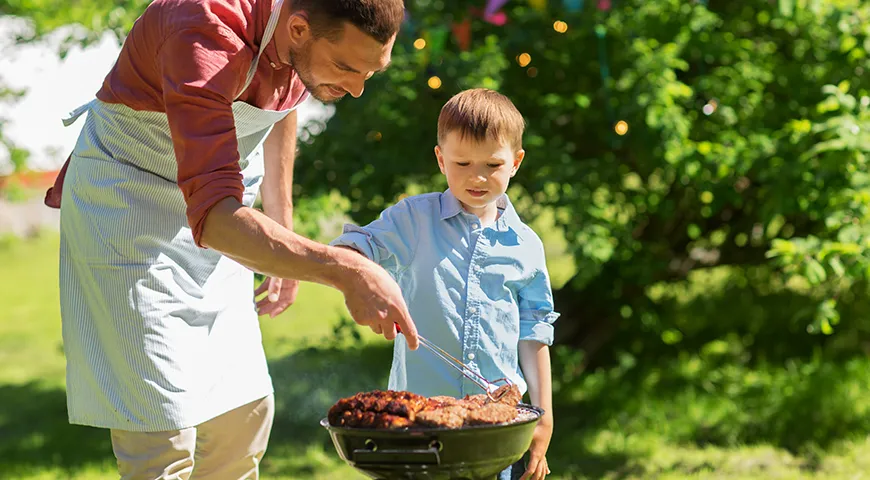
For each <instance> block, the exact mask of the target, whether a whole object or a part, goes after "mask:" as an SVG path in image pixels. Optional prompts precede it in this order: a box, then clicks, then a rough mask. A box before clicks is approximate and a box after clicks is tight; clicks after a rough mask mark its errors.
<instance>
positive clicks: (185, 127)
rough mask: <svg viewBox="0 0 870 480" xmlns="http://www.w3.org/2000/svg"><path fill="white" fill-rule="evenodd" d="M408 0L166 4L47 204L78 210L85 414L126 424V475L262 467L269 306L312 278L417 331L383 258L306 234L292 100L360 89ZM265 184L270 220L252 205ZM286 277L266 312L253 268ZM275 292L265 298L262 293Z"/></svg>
mask: <svg viewBox="0 0 870 480" xmlns="http://www.w3.org/2000/svg"><path fill="white" fill-rule="evenodd" d="M403 14H404V10H403V5H402V1H401V0H274V3H273V1H272V0H232V1H226V0H156V1H155V2H153V3H152V4H150V6H149V7H148V8H147V9H146V10H145V12H144V13H143V14H142V16H141V17H140V18H139V19H138V20H137V22H136V23H135V25H134V26H133V28H132V30H131V31H130V33H129V36H128V37H127V40H126V41H125V44H124V47H123V49H122V51H121V53H120V55H119V58H118V61H117V62H116V64H115V66H114V67H113V68H112V70H111V71H110V72H109V74H108V76H107V77H106V79H105V82H104V83H103V86H102V88H101V89H100V90H99V92H98V93H97V95H96V99H95V100H94V101H92V102H90V103H88V104H87V105H84V106H82V107H80V108H79V109H78V110H77V111H76V112H74V113H73V115H72V116H71V118H70V119H68V120H66V121H65V123H67V124H70V123H72V122H74V121H75V120H76V118H78V117H79V116H80V115H81V114H82V113H84V112H88V116H87V120H86V121H85V125H84V127H83V129H82V133H81V135H80V137H79V141H78V143H77V145H76V148H75V150H74V151H73V153H72V155H71V156H70V159H69V160H68V162H67V165H65V166H64V170H63V174H62V175H61V176H60V177H59V179H58V181H57V183H56V184H55V187H54V188H53V189H52V190H50V191H49V192H48V195H47V198H46V203H47V204H49V205H52V206H60V205H62V208H61V260H60V287H61V315H62V320H63V337H64V348H65V353H66V357H67V404H68V409H69V418H70V422H71V423H75V424H82V425H91V426H96V427H102V428H108V429H111V437H112V446H113V450H114V453H115V456H116V457H117V460H118V468H119V471H120V473H121V476H122V478H123V479H154V478H158V479H164V478H166V479H168V478H173V479H174V478H182V479H186V478H189V477H190V475H191V473H192V472H195V475H196V478H201V479H238V478H257V477H258V464H259V462H260V459H261V458H262V457H263V454H264V452H265V450H266V445H267V442H268V437H269V431H270V429H271V425H272V418H273V408H274V401H273V397H272V393H273V390H272V384H271V378H270V377H269V373H268V369H267V365H266V360H265V355H264V353H263V348H262V343H261V337H260V330H259V325H258V320H257V312H258V311H259V313H260V314H269V315H273V316H274V315H275V314H278V313H280V312H281V311H283V310H284V309H285V308H287V306H289V305H290V304H291V303H292V302H293V300H294V298H295V296H296V291H297V282H298V281H299V280H304V281H312V282H318V283H322V284H326V285H329V286H332V287H334V288H337V289H339V290H340V291H342V292H343V293H344V295H345V299H346V303H347V307H348V309H349V311H350V313H351V315H352V316H353V318H354V320H355V321H356V322H357V323H359V324H361V325H367V326H369V327H371V328H372V330H374V331H375V332H377V333H379V334H383V335H384V336H385V337H386V338H388V339H393V338H395V336H396V329H395V327H394V325H395V323H398V324H399V325H400V326H401V328H402V330H403V332H404V334H405V336H406V337H407V338H408V341H409V342H410V343H411V344H412V345H416V342H417V336H416V329H415V327H414V324H413V322H412V321H411V319H410V317H409V315H408V311H407V307H406V305H405V304H404V301H403V300H402V296H401V293H400V291H399V288H398V286H397V285H396V284H395V283H394V282H393V280H392V279H391V278H390V277H389V275H388V274H387V273H386V272H385V271H384V270H383V269H382V268H380V267H379V266H377V265H376V264H374V263H372V262H370V261H368V260H366V259H364V258H362V257H361V256H360V255H356V254H354V253H353V252H349V251H346V250H343V249H339V248H334V247H329V246H325V245H322V244H319V243H316V242H313V241H310V240H308V239H305V238H302V237H300V236H298V235H295V234H294V233H292V231H291V229H292V204H291V193H290V189H291V185H292V177H293V159H294V155H295V149H296V113H295V111H294V109H295V108H296V106H297V105H299V104H300V103H301V102H302V101H303V100H305V98H307V95H308V94H309V93H310V94H311V95H313V96H314V97H315V98H318V99H320V100H322V101H325V102H332V101H336V100H338V99H339V98H341V97H343V96H344V95H346V94H350V95H351V96H353V97H359V96H360V95H361V94H362V92H363V85H364V83H365V81H366V80H367V79H368V78H370V77H371V76H372V75H373V74H374V73H376V72H377V71H380V70H383V69H384V68H386V67H387V65H388V64H389V62H390V51H391V49H392V46H393V43H394V41H395V37H396V33H397V31H398V30H399V26H400V24H401V22H402V19H403ZM261 184H262V198H263V206H264V211H265V214H263V213H260V212H259V211H256V210H254V209H252V208H250V207H251V205H252V204H253V202H254V199H255V198H256V196H257V194H258V192H259V190H260V186H261ZM251 270H253V271H257V272H262V273H264V274H266V275H269V276H270V277H271V278H269V279H268V280H267V282H266V283H265V284H264V287H263V288H264V289H267V290H268V295H267V297H266V298H265V299H264V300H261V301H260V302H258V303H257V304H256V305H255V302H254V297H253V294H252V291H253V274H252V272H251ZM258 293H262V291H261V292H258Z"/></svg>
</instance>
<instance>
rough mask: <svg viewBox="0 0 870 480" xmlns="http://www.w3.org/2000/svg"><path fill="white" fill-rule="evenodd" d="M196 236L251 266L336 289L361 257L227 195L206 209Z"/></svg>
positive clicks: (214, 248) (359, 262) (359, 263)
mask: <svg viewBox="0 0 870 480" xmlns="http://www.w3.org/2000/svg"><path fill="white" fill-rule="evenodd" d="M201 241H202V244H203V245H204V246H206V247H208V248H211V249H213V250H216V251H218V252H221V253H223V254H224V255H226V256H228V257H230V258H232V259H233V260H235V261H237V262H239V263H241V264H242V265H244V266H246V267H248V268H250V269H251V270H253V271H255V272H259V273H262V274H264V275H268V276H271V277H277V278H290V279H297V280H302V281H309V282H316V283H321V284H324V285H329V286H332V287H335V288H338V289H341V286H342V285H343V284H344V282H343V280H347V278H348V277H349V276H351V275H353V273H354V271H355V270H356V269H357V268H359V267H360V266H361V265H362V262H364V261H365V258H364V257H363V256H362V255H359V254H358V253H354V252H351V251H348V250H346V249H342V248H336V247H330V246H327V245H323V244H321V243H318V242H315V241H313V240H309V239H307V238H305V237H302V236H300V235H297V234H295V233H293V232H291V231H290V230H288V229H287V228H285V227H283V226H282V225H280V224H278V222H276V221H275V220H273V219H271V218H269V217H267V216H266V215H264V214H263V213H261V212H259V211H257V210H255V209H253V208H248V207H245V206H244V205H242V204H240V203H239V202H238V201H237V200H236V199H235V198H232V197H227V198H225V199H223V200H222V201H220V202H219V203H217V204H216V205H215V206H214V207H212V209H211V210H210V211H209V213H208V216H207V217H206V219H205V226H204V228H203V234H202V239H201Z"/></svg>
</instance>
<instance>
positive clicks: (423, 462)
mask: <svg viewBox="0 0 870 480" xmlns="http://www.w3.org/2000/svg"><path fill="white" fill-rule="evenodd" d="M517 408H518V409H519V410H520V418H519V419H518V420H516V421H514V422H511V423H507V424H501V425H477V426H469V427H462V428H457V429H448V428H420V427H414V428H406V429H397V430H391V429H371V428H351V427H336V426H333V425H330V424H329V420H328V419H326V418H323V419H322V420H321V421H320V425H321V426H323V427H324V428H326V430H327V431H328V432H329V436H330V437H331V438H332V443H333V445H334V446H335V450H336V451H337V452H338V455H339V457H341V459H342V460H344V461H345V462H347V464H348V465H350V466H352V467H354V468H355V469H357V470H358V471H360V472H361V473H363V474H365V475H367V476H369V477H371V478H377V479H414V480H423V479H426V480H448V479H449V480H460V479H461V480H484V479H485V480H492V479H494V478H496V476H497V475H498V473H499V472H501V471H502V470H504V469H505V468H507V467H508V466H509V465H511V464H513V463H514V462H516V461H517V460H519V459H520V458H522V457H523V454H525V453H526V451H527V450H528V449H529V446H530V445H531V443H532V435H533V433H534V431H535V426H536V425H537V423H538V420H540V418H541V415H543V413H544V412H543V410H541V409H540V408H538V407H535V406H532V405H526V404H520V405H518V406H517Z"/></svg>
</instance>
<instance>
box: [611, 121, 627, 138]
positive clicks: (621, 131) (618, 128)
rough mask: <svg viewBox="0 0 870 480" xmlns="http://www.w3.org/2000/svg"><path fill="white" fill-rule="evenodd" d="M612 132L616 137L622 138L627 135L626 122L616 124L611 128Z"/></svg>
mask: <svg viewBox="0 0 870 480" xmlns="http://www.w3.org/2000/svg"><path fill="white" fill-rule="evenodd" d="M613 130H614V131H615V132H616V134H617V135H619V136H622V135H625V134H626V133H628V122H626V121H625V120H620V121H618V122H616V125H615V126H614V127H613Z"/></svg>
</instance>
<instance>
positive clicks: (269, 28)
mask: <svg viewBox="0 0 870 480" xmlns="http://www.w3.org/2000/svg"><path fill="white" fill-rule="evenodd" d="M260 1H263V0H260ZM283 4H284V0H277V1H276V2H275V5H274V6H273V7H272V14H271V15H270V16H269V23H267V24H266V31H265V32H263V40H262V41H260V47H259V49H258V50H257V55H256V56H255V57H254V61H253V62H252V63H251V67H250V68H248V77H247V79H245V86H244V87H242V89H241V91H239V94H238V95H236V99H238V98H239V97H241V96H242V94H243V93H245V90H247V89H248V87H249V86H250V85H251V81H253V80H254V74H255V73H257V65H258V64H259V63H260V56H261V55H263V50H265V49H266V45H268V44H269V41H270V40H272V35H273V34H274V33H275V28H277V27H278V19H279V18H280V17H281V6H282V5H283Z"/></svg>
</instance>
